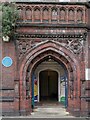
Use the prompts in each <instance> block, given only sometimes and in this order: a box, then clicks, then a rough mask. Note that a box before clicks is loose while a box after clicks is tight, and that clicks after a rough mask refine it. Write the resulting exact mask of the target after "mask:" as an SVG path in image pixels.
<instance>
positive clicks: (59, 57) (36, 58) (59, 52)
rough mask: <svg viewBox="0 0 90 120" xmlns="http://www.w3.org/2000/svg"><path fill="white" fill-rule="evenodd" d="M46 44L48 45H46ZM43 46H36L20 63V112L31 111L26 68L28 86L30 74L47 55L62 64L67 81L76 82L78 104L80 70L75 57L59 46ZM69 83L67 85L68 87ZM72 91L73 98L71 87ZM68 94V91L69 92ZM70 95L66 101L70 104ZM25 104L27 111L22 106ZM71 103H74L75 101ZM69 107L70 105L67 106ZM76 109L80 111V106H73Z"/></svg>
mask: <svg viewBox="0 0 90 120" xmlns="http://www.w3.org/2000/svg"><path fill="white" fill-rule="evenodd" d="M47 43H48V44H47ZM47 43H44V44H41V45H39V46H37V47H36V48H35V49H33V50H31V52H27V53H26V57H25V56H24V57H25V58H24V59H23V61H22V63H20V64H21V65H20V110H24V111H27V110H28V111H29V112H30V111H31V105H30V103H31V91H32V89H31V87H30V90H29V91H30V93H29V95H30V96H29V99H28V100H26V74H27V70H28V67H29V68H30V71H29V85H31V79H32V72H33V70H34V69H35V68H36V66H37V65H38V64H40V63H41V62H42V61H44V60H45V59H46V58H47V57H48V56H49V55H50V56H52V58H53V59H54V60H55V61H58V62H59V63H60V62H61V63H63V65H65V67H66V68H67V71H68V79H69V81H70V82H71V81H76V82H75V85H77V91H78V92H77V91H76V92H77V98H78V102H79V103H80V74H77V73H80V69H79V63H78V61H76V59H75V56H74V55H73V54H72V53H71V52H70V51H69V50H67V49H65V48H64V47H63V46H61V45H60V44H57V43H56V44H55V43H53V42H50V41H49V42H47ZM70 84H71V83H69V86H70ZM73 89H74V96H75V95H76V92H75V90H76V88H75V87H74V85H73ZM69 92H70V91H69ZM70 97H71V96H70V93H68V99H69V101H70V102H71V101H72V100H71V98H70ZM26 102H27V105H28V107H27V109H26V108H25V106H23V104H25V103H26ZM73 102H74V103H75V102H76V100H75V101H74V100H73ZM68 105H69V107H71V106H70V104H68ZM76 107H78V108H79V109H80V106H75V108H76Z"/></svg>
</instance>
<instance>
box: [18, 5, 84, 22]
mask: <svg viewBox="0 0 90 120" xmlns="http://www.w3.org/2000/svg"><path fill="white" fill-rule="evenodd" d="M27 7H30V8H31V11H33V12H32V13H30V14H31V16H32V20H31V21H28V20H27V19H26V18H25V12H26V10H27ZM17 8H22V9H21V10H22V13H23V16H24V17H23V21H26V23H27V22H30V23H31V22H33V23H34V22H35V23H36V22H37V23H44V22H47V21H45V20H44V21H43V14H44V8H47V9H48V14H49V20H48V21H49V23H54V22H55V23H56V22H57V23H60V24H63V23H64V24H67V23H70V21H71V24H72V20H73V23H77V22H78V21H79V20H78V19H77V16H78V10H81V13H82V19H81V20H80V22H81V23H85V21H86V20H85V19H86V18H85V14H86V7H85V6H84V5H82V6H78V5H67V6H66V5H53V4H40V5H39V4H37V5H35V4H29V6H28V4H23V5H19V4H18V5H17ZM53 8H54V9H55V10H56V11H57V12H56V13H55V12H54V13H55V14H54V15H53V17H52V13H53V12H52V9H53ZM36 10H37V11H36ZM70 11H71V12H73V13H74V14H72V13H70ZM72 15H73V16H74V18H73V17H72ZM39 17H40V18H39ZM54 17H55V18H57V19H55V18H54ZM70 18H72V19H71V20H70ZM23 21H22V22H23Z"/></svg>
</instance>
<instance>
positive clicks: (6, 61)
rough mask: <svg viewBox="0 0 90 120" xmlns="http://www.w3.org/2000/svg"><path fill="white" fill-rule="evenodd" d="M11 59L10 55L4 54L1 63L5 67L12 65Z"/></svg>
mask: <svg viewBox="0 0 90 120" xmlns="http://www.w3.org/2000/svg"><path fill="white" fill-rule="evenodd" d="M12 63H13V61H12V59H11V58H10V57H8V56H6V57H4V58H3V59H2V64H3V65H4V66H5V67H10V66H11V65H12Z"/></svg>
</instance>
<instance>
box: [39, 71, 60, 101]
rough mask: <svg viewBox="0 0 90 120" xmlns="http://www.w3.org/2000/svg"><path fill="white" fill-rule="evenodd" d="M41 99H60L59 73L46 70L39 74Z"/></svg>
mask: <svg viewBox="0 0 90 120" xmlns="http://www.w3.org/2000/svg"><path fill="white" fill-rule="evenodd" d="M39 93H40V95H39V97H40V98H39V99H40V101H58V73H57V72H56V71H53V70H50V69H48V70H44V71H41V72H40V74H39Z"/></svg>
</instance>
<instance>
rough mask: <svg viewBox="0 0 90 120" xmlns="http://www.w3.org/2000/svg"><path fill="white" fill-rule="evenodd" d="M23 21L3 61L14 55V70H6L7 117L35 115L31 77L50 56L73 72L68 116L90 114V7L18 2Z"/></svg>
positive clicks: (4, 99)
mask: <svg viewBox="0 0 90 120" xmlns="http://www.w3.org/2000/svg"><path fill="white" fill-rule="evenodd" d="M16 5H17V8H18V10H19V15H20V16H21V17H20V19H19V20H18V21H17V25H16V31H15V34H16V37H15V39H14V40H11V41H9V42H7V43H6V42H4V41H3V44H2V48H3V49H2V58H3V57H4V56H10V57H11V58H12V60H13V64H12V66H11V67H9V68H6V67H4V66H2V107H3V108H2V109H3V115H29V114H30V113H31V111H32V107H31V97H32V96H31V94H32V87H31V85H32V73H33V71H34V70H35V69H36V67H37V66H38V65H39V64H40V63H41V62H43V61H45V60H46V59H47V57H48V56H51V58H52V59H54V60H55V61H57V62H58V63H63V65H64V66H65V68H66V69H67V71H68V107H67V108H66V109H67V111H69V112H71V113H72V114H74V115H76V116H89V115H90V92H89V91H90V85H89V84H90V82H89V80H87V81H86V78H85V72H86V68H90V63H89V57H90V55H89V53H88V52H89V51H90V44H89V43H90V40H89V38H90V32H89V23H90V19H89V17H90V16H89V13H90V9H89V3H77V4H76V3H74V2H73V3H72V4H70V3H68V4H63V3H54V4H53V3H40V4H39V3H33V2H32V3H20V2H17V3H16Z"/></svg>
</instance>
